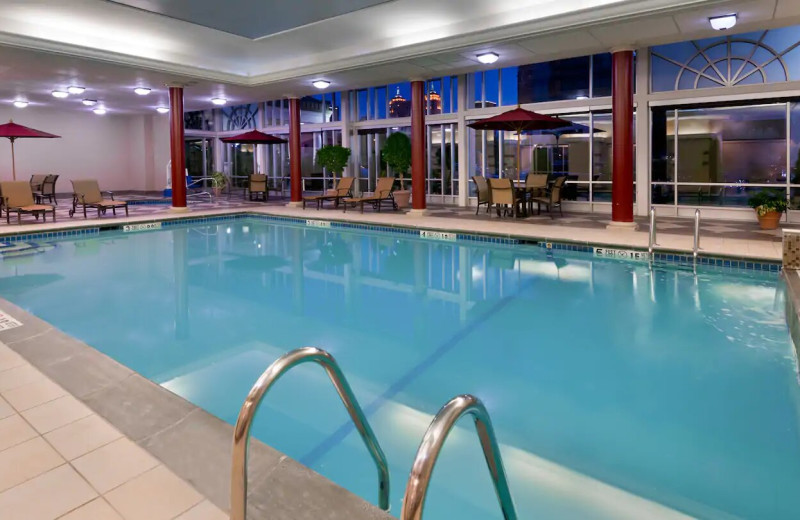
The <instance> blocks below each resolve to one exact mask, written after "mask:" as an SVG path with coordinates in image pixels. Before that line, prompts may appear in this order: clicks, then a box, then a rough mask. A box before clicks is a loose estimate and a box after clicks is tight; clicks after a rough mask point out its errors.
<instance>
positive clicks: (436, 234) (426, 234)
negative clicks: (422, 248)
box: [419, 229, 458, 242]
mask: <svg viewBox="0 0 800 520" xmlns="http://www.w3.org/2000/svg"><path fill="white" fill-rule="evenodd" d="M419 236H420V238H429V239H431V240H447V241H448V242H455V241H456V240H457V239H458V235H457V234H456V233H446V232H444V231H428V230H427V229H420V231H419Z"/></svg>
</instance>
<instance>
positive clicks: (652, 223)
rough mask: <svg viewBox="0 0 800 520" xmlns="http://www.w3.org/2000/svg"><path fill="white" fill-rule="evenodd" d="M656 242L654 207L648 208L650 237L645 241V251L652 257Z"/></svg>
mask: <svg viewBox="0 0 800 520" xmlns="http://www.w3.org/2000/svg"><path fill="white" fill-rule="evenodd" d="M657 245H658V244H656V208H650V238H649V240H648V243H647V253H648V254H649V255H650V256H651V257H652V255H653V249H654V248H655V246H657Z"/></svg>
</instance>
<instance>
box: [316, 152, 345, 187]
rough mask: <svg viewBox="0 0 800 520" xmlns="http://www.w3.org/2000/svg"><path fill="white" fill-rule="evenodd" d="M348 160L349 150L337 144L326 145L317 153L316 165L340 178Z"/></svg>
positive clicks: (334, 177)
mask: <svg viewBox="0 0 800 520" xmlns="http://www.w3.org/2000/svg"><path fill="white" fill-rule="evenodd" d="M349 160H350V148H346V147H344V146H341V145H338V144H327V145H325V146H323V147H322V148H320V149H319V150H318V151H317V164H319V165H320V166H322V167H323V168H325V169H326V170H328V171H329V172H331V173H332V174H333V179H334V180H336V176H337V175H338V176H341V175H342V172H343V171H344V169H345V167H346V166H347V162H348V161H349Z"/></svg>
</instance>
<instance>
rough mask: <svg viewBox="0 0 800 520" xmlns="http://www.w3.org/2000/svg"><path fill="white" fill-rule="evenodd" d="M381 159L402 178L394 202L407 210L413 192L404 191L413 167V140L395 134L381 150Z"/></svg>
mask: <svg viewBox="0 0 800 520" xmlns="http://www.w3.org/2000/svg"><path fill="white" fill-rule="evenodd" d="M381 159H383V161H384V162H385V163H386V164H387V165H389V168H391V169H392V172H394V173H397V174H398V175H399V176H400V189H399V190H396V191H395V192H394V201H395V202H396V203H397V207H398V208H407V207H408V206H409V201H410V200H411V192H410V191H408V190H405V189H403V188H404V186H403V181H404V180H405V174H406V172H407V171H408V168H409V167H410V166H411V139H409V138H408V136H407V135H406V134H404V133H403V132H395V133H393V134H392V135H390V136H389V137H387V138H386V142H385V143H384V144H383V149H382V150H381Z"/></svg>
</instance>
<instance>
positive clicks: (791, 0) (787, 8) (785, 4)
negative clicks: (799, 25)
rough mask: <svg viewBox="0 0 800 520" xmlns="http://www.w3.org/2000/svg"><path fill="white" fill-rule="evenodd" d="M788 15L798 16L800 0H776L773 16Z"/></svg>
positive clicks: (799, 14) (799, 13)
mask: <svg viewBox="0 0 800 520" xmlns="http://www.w3.org/2000/svg"><path fill="white" fill-rule="evenodd" d="M790 16H791V17H795V16H800V2H798V1H797V0H778V6H777V8H776V9H775V17H776V18H788V17H790Z"/></svg>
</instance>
